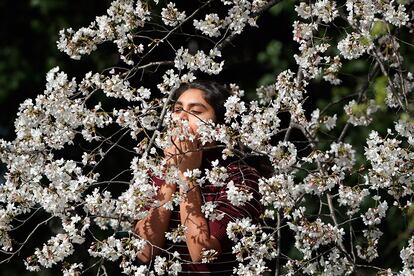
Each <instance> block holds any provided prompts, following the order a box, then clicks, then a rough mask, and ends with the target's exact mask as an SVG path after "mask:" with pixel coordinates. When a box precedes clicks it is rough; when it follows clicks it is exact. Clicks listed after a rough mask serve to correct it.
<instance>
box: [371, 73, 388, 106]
mask: <svg viewBox="0 0 414 276" xmlns="http://www.w3.org/2000/svg"><path fill="white" fill-rule="evenodd" d="M387 85H388V78H387V77H385V76H380V77H378V78H376V79H375V83H374V92H375V102H376V103H377V104H378V105H379V106H381V107H385V98H386V96H387Z"/></svg>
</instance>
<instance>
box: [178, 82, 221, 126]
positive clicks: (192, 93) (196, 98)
mask: <svg viewBox="0 0 414 276" xmlns="http://www.w3.org/2000/svg"><path fill="white" fill-rule="evenodd" d="M172 116H173V117H175V118H179V119H181V120H187V121H188V125H189V127H190V128H191V130H193V131H194V132H196V131H197V128H198V125H197V122H199V121H200V120H202V121H208V120H213V121H215V117H216V115H215V112H214V109H213V107H212V106H211V105H210V104H208V103H207V101H206V100H205V99H204V92H203V91H202V90H200V89H194V88H190V89H188V90H186V91H184V92H183V93H182V94H181V96H180V97H179V98H178V99H177V101H176V103H175V104H174V108H173V114H172Z"/></svg>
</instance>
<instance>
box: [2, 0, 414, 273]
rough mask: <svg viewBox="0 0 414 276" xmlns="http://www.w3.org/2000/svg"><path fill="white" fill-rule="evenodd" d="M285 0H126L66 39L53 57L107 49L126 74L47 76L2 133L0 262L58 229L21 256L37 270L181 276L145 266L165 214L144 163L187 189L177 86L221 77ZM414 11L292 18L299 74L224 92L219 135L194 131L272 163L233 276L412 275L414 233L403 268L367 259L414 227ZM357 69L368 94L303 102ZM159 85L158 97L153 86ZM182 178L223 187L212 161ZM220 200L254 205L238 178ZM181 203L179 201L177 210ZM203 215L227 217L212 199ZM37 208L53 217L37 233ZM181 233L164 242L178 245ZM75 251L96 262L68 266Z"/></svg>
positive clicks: (318, 11) (309, 5) (170, 263)
mask: <svg viewBox="0 0 414 276" xmlns="http://www.w3.org/2000/svg"><path fill="white" fill-rule="evenodd" d="M281 1H282V0H269V1H264V0H216V1H214V0H206V1H199V2H197V6H196V7H193V6H191V8H189V7H186V6H185V4H184V3H180V4H179V3H174V2H168V1H167V2H164V1H157V0H154V1H140V0H115V1H113V2H112V3H111V5H110V7H109V8H108V10H107V13H106V14H105V15H101V16H97V17H96V18H95V20H94V21H93V22H91V23H90V25H89V26H86V27H82V28H80V29H78V30H73V29H71V28H69V29H65V30H62V31H61V32H60V38H59V41H58V42H57V47H58V49H59V50H61V51H62V52H64V53H66V54H67V55H69V56H70V57H71V58H73V59H81V58H82V57H83V56H85V55H89V54H91V53H92V52H93V51H95V50H97V49H98V48H99V47H101V44H104V43H106V44H109V43H113V44H114V45H115V47H116V50H117V54H118V55H119V57H120V60H121V64H114V66H113V67H111V68H107V69H105V70H104V71H102V72H93V71H90V72H89V73H87V74H85V76H84V77H83V78H82V79H79V80H77V79H74V78H71V77H70V76H68V75H67V74H66V73H65V72H63V71H61V70H60V69H59V68H53V69H51V70H50V71H49V72H48V73H47V75H46V80H47V84H46V88H45V90H44V92H43V93H42V94H41V95H39V96H38V97H36V99H34V100H31V99H29V100H26V101H24V102H23V103H22V104H21V105H20V108H19V110H18V113H17V119H16V121H15V131H16V139H14V140H13V141H5V140H0V160H1V162H2V163H4V164H6V166H7V173H6V175H5V179H6V182H5V183H4V184H3V185H2V186H0V190H1V192H0V201H1V209H0V244H1V250H2V253H3V256H6V257H5V258H4V259H3V260H2V262H3V263H4V262H8V261H10V260H11V259H12V258H20V257H22V256H21V255H20V253H21V252H22V249H23V248H25V247H27V246H28V241H29V240H31V239H34V238H35V237H36V235H37V233H38V230H39V228H40V227H41V226H43V225H45V224H47V223H48V222H50V221H54V222H55V224H58V225H59V230H58V231H57V232H58V233H56V234H55V235H53V236H51V237H50V238H49V240H48V241H47V242H45V243H44V244H43V245H42V246H40V247H37V248H33V250H32V252H33V254H32V255H31V256H29V257H27V258H26V257H25V258H24V260H22V261H24V262H25V264H26V267H27V269H28V270H30V271H39V270H42V269H46V268H50V267H52V266H59V267H61V269H62V273H63V274H64V275H78V274H79V273H86V272H87V271H90V270H91V269H96V270H98V273H100V271H105V267H106V266H107V265H110V264H111V263H112V262H117V264H118V265H119V266H120V269H121V270H122V271H123V273H125V274H131V275H158V274H159V275H162V274H165V273H167V274H173V275H175V274H177V273H178V272H179V271H180V269H181V262H182V260H181V258H180V256H179V255H177V253H176V252H168V250H167V249H161V250H163V251H165V253H166V254H167V255H168V256H169V258H166V257H162V258H161V257H158V258H156V259H155V260H154V263H153V265H152V266H151V265H141V264H137V262H136V255H137V253H138V252H140V250H142V249H143V247H144V245H145V243H146V241H145V240H143V239H141V238H140V237H139V236H137V235H136V234H135V233H134V232H133V227H132V225H133V223H134V221H136V220H139V219H142V218H144V217H145V216H146V214H147V211H148V208H149V207H157V206H159V202H157V200H155V199H154V198H155V195H156V193H157V187H156V186H154V185H153V184H152V183H151V181H149V175H148V171H149V170H151V171H153V172H154V174H155V175H157V176H159V177H161V176H162V177H166V180H168V182H170V183H177V184H179V185H182V183H180V180H179V179H178V177H177V175H178V174H177V169H176V168H174V167H171V168H169V170H168V172H167V173H166V175H165V174H164V172H163V169H164V168H165V161H164V159H163V158H162V152H163V150H164V149H165V148H167V147H170V146H171V137H172V136H176V135H186V136H191V135H192V134H190V133H189V132H188V129H187V128H186V127H185V125H184V126H183V125H182V123H181V124H177V122H176V121H174V120H172V118H171V112H170V105H171V99H172V93H171V92H172V91H174V90H175V89H176V88H177V87H178V86H179V85H180V84H181V83H187V82H192V81H194V80H195V79H196V78H197V77H198V76H200V75H203V74H204V75H218V74H220V72H221V71H222V69H223V66H224V64H225V62H226V56H224V55H222V52H223V50H224V49H225V48H226V47H230V46H231V45H232V43H233V42H234V40H235V38H237V37H238V36H239V35H240V34H241V33H242V32H244V31H245V30H246V29H248V28H260V25H258V24H257V20H258V18H260V16H261V15H262V14H263V13H264V12H265V11H267V10H268V9H270V8H272V7H273V6H275V5H278V4H279V3H280V2H281ZM413 8H414V2H413V1H411V0H405V1H389V0H381V1H380V0H364V1H360V0H346V1H330V0H310V1H298V2H297V3H296V4H295V12H296V14H297V17H295V18H294V19H292V26H293V33H292V39H293V41H295V42H296V43H297V46H298V50H297V52H296V53H295V55H294V60H295V61H296V66H295V67H294V68H290V69H288V70H285V71H283V72H281V73H280V74H278V75H277V76H275V78H274V81H273V83H271V84H269V85H265V86H261V87H258V88H257V89H256V98H255V100H253V101H246V100H244V98H243V96H244V91H243V87H239V86H238V85H237V84H229V87H230V88H231V90H232V95H231V96H230V97H229V98H228V100H227V102H226V104H225V108H226V113H225V124H216V123H213V122H203V123H201V124H200V127H199V130H198V131H199V133H198V134H199V135H200V137H201V140H202V142H203V143H204V144H205V143H207V142H211V141H217V142H220V144H222V145H224V147H223V148H222V158H223V159H225V158H230V157H233V158H234V157H237V158H240V159H243V158H246V157H250V156H265V157H267V158H268V159H269V160H270V163H271V164H272V168H273V172H272V175H271V176H266V177H265V176H263V177H262V178H260V179H259V182H258V185H259V192H260V194H261V203H262V204H263V206H264V212H263V214H262V216H261V218H260V221H259V222H254V221H252V220H250V219H247V218H246V219H240V220H239V219H236V220H234V221H233V222H230V223H229V224H228V227H227V235H228V237H229V238H230V239H231V240H232V241H233V242H234V246H233V253H235V254H236V257H237V260H238V266H237V267H234V273H235V274H238V275H262V274H263V273H265V272H266V271H273V272H274V273H275V274H276V275H293V274H295V273H302V274H316V273H320V274H326V275H344V274H351V273H353V272H356V271H359V270H361V269H370V270H373V271H376V272H378V273H382V274H387V275H394V274H395V275H411V274H412V273H413V272H414V236H412V231H411V232H408V233H409V235H407V237H405V239H404V246H403V248H402V249H401V251H400V256H399V257H400V259H401V260H400V264H401V265H400V267H398V268H394V267H393V268H389V267H380V266H378V265H374V264H373V262H374V261H375V259H376V258H378V257H379V256H380V255H381V252H379V251H378V244H379V243H380V242H381V239H382V238H383V236H384V233H383V225H384V223H386V221H387V219H388V218H389V217H390V216H392V215H393V214H395V213H396V212H397V214H401V215H406V216H410V215H411V216H412V206H411V201H412V197H413V194H414V151H413V146H414V138H413V137H414V119H413V110H414V105H413V96H412V90H413V88H414V76H413V74H412V72H410V69H413V68H412V66H411V64H407V62H406V60H407V58H408V57H409V55H410V54H412V47H413V45H412V44H410V43H412V33H413V31H414V29H413V23H412V21H413V17H414V13H413ZM188 37H195V38H197V39H199V40H201V41H203V43H204V44H203V45H205V48H203V49H197V50H194V49H192V48H191V47H189V46H188V44H187V43H186V38H188ZM410 38H411V41H410ZM160 57H162V58H161V59H160ZM357 60H362V61H364V62H366V63H367V64H369V70H367V72H368V73H367V74H366V75H363V76H359V78H360V79H362V80H363V84H362V85H360V87H357V89H355V91H354V92H353V93H348V94H341V95H339V96H338V95H337V96H336V98H335V100H333V99H334V98H330V99H332V100H330V101H329V103H328V104H326V106H325V107H324V108H323V109H320V108H312V107H311V108H309V106H312V105H309V104H308V103H309V102H312V100H314V99H313V98H312V97H313V95H312V94H310V93H309V89H310V87H311V86H312V85H314V84H318V83H323V85H324V87H337V88H340V87H341V86H343V85H344V83H346V82H344V78H346V76H347V74H348V72H347V68H346V66H347V64H351V63H352V62H355V61H357ZM410 66H411V68H410ZM351 73H352V72H351ZM148 75H150V76H151V77H152V78H153V79H156V81H157V83H158V84H157V85H156V86H154V87H152V86H149V85H147V83H146V82H145V81H144V80H145V78H144V77H143V76H148ZM102 98H106V99H110V101H107V102H105V103H103V102H102V100H101V99H102ZM108 102H109V103H110V104H108ZM378 114H386V116H387V118H388V121H389V122H390V123H389V124H388V125H386V126H385V128H384V129H375V127H373V126H376V125H375V122H376V120H381V118H382V117H381V116H380V115H378ZM388 121H386V122H388ZM166 129H169V131H168V132H166V131H165V130H166ZM258 130H260V131H258ZM361 130H369V133H368V135H366V137H364V136H363V135H362V134H361ZM358 134H360V135H359V139H354V138H353V137H355V135H358ZM361 141H362V142H361ZM360 143H362V144H360ZM80 144H82V148H81V150H80V152H81V153H80V154H79V155H77V156H73V157H71V158H68V157H67V156H64V157H62V151H63V150H65V149H67V148H73V147H77V146H79V145H80ZM239 145H243V147H240V146H239ZM115 149H119V150H122V151H125V152H126V153H129V155H128V156H132V158H131V159H130V160H128V162H129V166H128V167H125V168H120V171H119V174H118V175H116V176H114V177H111V178H105V177H104V172H103V171H101V170H102V169H101V168H102V167H101V166H100V165H101V164H102V162H105V161H106V160H108V159H110V158H111V156H112V152H113V151H114V150H115ZM187 173H188V175H189V176H192V177H195V178H197V179H198V183H199V184H200V185H202V183H203V182H204V181H209V182H210V183H212V184H215V185H223V183H225V181H226V168H225V167H221V166H220V165H218V164H217V163H215V164H213V167H212V169H211V170H209V171H205V172H200V171H196V170H194V171H188V172H187ZM125 179H127V180H125ZM114 186H115V187H116V191H113V190H112V187H114ZM227 197H228V198H229V200H230V201H231V202H234V203H235V204H239V205H242V204H243V203H245V202H246V201H247V200H248V199H249V198H251V194H249V192H247V191H243V190H238V189H236V188H235V187H234V186H232V185H228V187H227ZM179 202H180V198H179V197H177V198H174V199H173V200H172V201H171V202H169V203H168V204H170V205H171V206H172V205H177V204H179ZM314 206H316V208H315V207H314ZM202 210H203V212H204V213H205V215H206V217H207V218H209V219H218V218H217V217H218V216H219V214H217V213H216V212H215V206H214V204H206V205H205V206H203V207H202ZM38 213H42V214H43V218H44V219H43V220H42V221H41V222H39V223H33V224H32V222H31V220H32V219H33V217H35V216H36V214H38ZM27 224H30V225H32V228H31V229H32V231H31V232H30V233H29V235H28V236H26V237H24V239H21V240H17V239H16V237H15V236H14V235H13V234H14V232H15V231H17V229H19V228H20V227H21V226H23V225H27ZM177 235H179V234H177V233H168V236H169V237H170V238H171V239H173V240H174V239H175V240H180V237H179V236H177ZM289 237H290V238H289ZM284 239H291V240H292V246H291V247H289V248H290V249H292V248H293V250H284V248H283V246H282V242H283V240H284ZM85 248H86V250H85ZM79 250H84V251H85V252H84V253H85V254H87V255H88V256H89V257H90V259H91V260H92V261H91V262H85V263H81V262H78V261H74V260H75V258H73V255H74V254H75V252H77V251H79ZM203 254H204V258H203V262H209V261H213V260H214V258H209V256H214V252H210V251H209V250H206V251H205V252H203Z"/></svg>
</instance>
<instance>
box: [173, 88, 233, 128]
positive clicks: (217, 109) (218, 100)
mask: <svg viewBox="0 0 414 276" xmlns="http://www.w3.org/2000/svg"><path fill="white" fill-rule="evenodd" d="M188 89H199V90H201V91H203V92H204V99H205V100H206V102H207V103H208V104H209V105H211V107H212V108H213V109H214V113H215V115H216V121H215V123H219V124H222V123H224V114H225V113H226V108H225V107H224V103H225V102H226V100H227V98H228V97H229V96H230V91H229V90H228V89H227V88H226V87H225V86H224V85H221V84H220V83H218V82H215V81H207V80H196V81H193V82H190V83H184V84H181V86H180V87H178V88H177V89H176V90H175V91H174V92H173V93H174V94H173V97H172V100H173V101H174V102H176V101H177V100H178V98H179V97H180V96H181V94H183V93H184V92H185V91H187V90H188Z"/></svg>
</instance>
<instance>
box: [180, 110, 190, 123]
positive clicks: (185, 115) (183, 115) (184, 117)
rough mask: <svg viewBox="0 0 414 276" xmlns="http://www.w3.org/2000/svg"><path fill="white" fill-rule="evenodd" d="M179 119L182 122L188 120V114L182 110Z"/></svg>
mask: <svg viewBox="0 0 414 276" xmlns="http://www.w3.org/2000/svg"><path fill="white" fill-rule="evenodd" d="M179 118H180V119H181V120H188V112H187V111H185V110H184V109H181V111H180V115H179Z"/></svg>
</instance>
